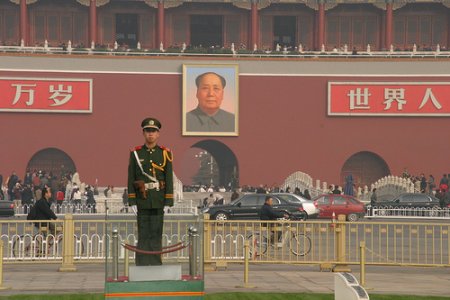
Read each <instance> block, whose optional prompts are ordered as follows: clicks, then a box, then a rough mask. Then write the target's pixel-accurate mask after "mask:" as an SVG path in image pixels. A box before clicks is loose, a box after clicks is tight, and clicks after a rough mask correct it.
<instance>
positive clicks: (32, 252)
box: [12, 235, 41, 258]
mask: <svg viewBox="0 0 450 300" xmlns="http://www.w3.org/2000/svg"><path fill="white" fill-rule="evenodd" d="M40 245H41V241H40V239H36V240H35V241H34V243H33V238H32V237H31V236H23V235H21V236H16V237H15V238H14V241H13V243H12V255H13V256H14V257H16V258H27V257H28V258H35V257H37V256H39V253H40V252H39V251H40V248H41V246H40Z"/></svg>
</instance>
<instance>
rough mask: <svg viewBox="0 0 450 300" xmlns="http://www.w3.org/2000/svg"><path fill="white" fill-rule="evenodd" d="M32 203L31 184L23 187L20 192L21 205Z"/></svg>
mask: <svg viewBox="0 0 450 300" xmlns="http://www.w3.org/2000/svg"><path fill="white" fill-rule="evenodd" d="M32 203H33V191H32V190H31V184H27V185H25V187H24V188H23V191H22V205H30V204H32Z"/></svg>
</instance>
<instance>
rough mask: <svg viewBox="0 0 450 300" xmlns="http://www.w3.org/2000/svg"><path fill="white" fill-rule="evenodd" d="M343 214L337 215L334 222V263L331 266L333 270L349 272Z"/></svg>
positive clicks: (344, 217)
mask: <svg viewBox="0 0 450 300" xmlns="http://www.w3.org/2000/svg"><path fill="white" fill-rule="evenodd" d="M345 219H346V216H345V215H338V222H337V223H336V229H335V231H336V242H335V247H336V260H337V262H336V265H335V267H334V268H333V272H351V271H352V270H351V269H350V268H349V267H348V265H347V264H346V255H345V254H346V253H345V246H346V224H345Z"/></svg>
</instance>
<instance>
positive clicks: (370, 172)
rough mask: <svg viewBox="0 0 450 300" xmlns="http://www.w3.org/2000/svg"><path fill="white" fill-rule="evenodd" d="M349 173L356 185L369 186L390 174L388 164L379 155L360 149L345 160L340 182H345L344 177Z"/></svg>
mask: <svg viewBox="0 0 450 300" xmlns="http://www.w3.org/2000/svg"><path fill="white" fill-rule="evenodd" d="M349 174H352V176H353V182H354V183H355V184H356V186H361V187H363V186H365V185H367V186H368V187H370V185H371V184H372V183H374V182H375V181H377V180H378V179H380V178H382V177H385V176H387V175H389V174H391V172H390V170H389V166H388V165H387V164H386V162H385V161H384V159H383V158H381V157H380V156H379V155H377V154H375V153H373V152H369V151H362V152H358V153H355V154H353V155H352V156H351V157H350V158H349V159H347V160H346V162H345V163H344V166H343V167H342V169H341V182H345V177H346V176H348V175H349Z"/></svg>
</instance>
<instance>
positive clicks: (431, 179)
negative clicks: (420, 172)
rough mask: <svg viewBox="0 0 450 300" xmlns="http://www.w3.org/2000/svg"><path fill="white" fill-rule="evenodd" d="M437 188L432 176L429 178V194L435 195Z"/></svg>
mask: <svg viewBox="0 0 450 300" xmlns="http://www.w3.org/2000/svg"><path fill="white" fill-rule="evenodd" d="M435 187H436V183H435V182H434V176H433V175H431V174H430V177H428V194H430V195H431V194H433V190H434V188H435Z"/></svg>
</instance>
